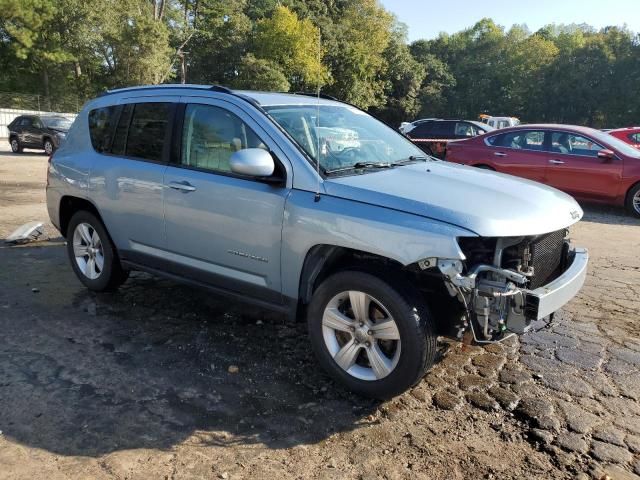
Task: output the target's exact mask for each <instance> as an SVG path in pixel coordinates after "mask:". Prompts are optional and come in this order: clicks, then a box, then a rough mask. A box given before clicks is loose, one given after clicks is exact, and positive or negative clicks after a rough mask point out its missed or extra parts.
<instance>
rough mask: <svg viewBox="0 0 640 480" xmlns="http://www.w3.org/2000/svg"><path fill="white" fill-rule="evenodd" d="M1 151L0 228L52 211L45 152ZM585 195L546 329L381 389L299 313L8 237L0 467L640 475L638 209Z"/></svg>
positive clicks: (2, 269) (450, 352)
mask: <svg viewBox="0 0 640 480" xmlns="http://www.w3.org/2000/svg"><path fill="white" fill-rule="evenodd" d="M2 148H3V151H0V239H1V238H5V237H6V236H7V235H8V234H9V233H10V232H11V231H12V230H13V229H14V228H15V227H17V226H19V225H21V224H23V223H25V222H27V221H31V220H43V221H47V222H48V216H47V212H46V207H45V204H44V184H45V169H46V162H47V157H46V156H45V155H44V154H41V153H36V152H33V153H29V154H22V155H17V156H16V155H12V154H10V153H9V152H8V151H7V149H6V148H5V147H4V146H3V147H2ZM584 207H585V211H586V216H585V219H584V220H583V221H582V222H581V223H580V224H578V225H577V226H575V227H574V228H573V229H572V237H573V238H574V241H575V243H576V244H578V245H581V246H586V247H587V248H589V250H590V254H591V263H590V273H589V277H588V280H587V284H586V286H585V288H584V289H583V290H582V292H581V293H580V294H579V296H578V297H577V298H576V299H575V300H574V301H572V302H571V303H570V304H569V305H568V307H567V308H566V309H565V310H564V311H563V312H562V314H560V315H558V318H557V320H556V322H555V324H554V325H553V326H552V327H551V328H549V329H544V330H541V331H539V332H537V333H532V334H529V335H527V336H525V337H522V338H521V339H520V341H514V342H511V343H508V344H507V345H504V346H490V347H485V348H480V347H465V346H462V345H460V344H458V343H455V342H447V341H442V342H441V343H440V347H441V348H440V353H441V356H440V359H439V361H438V363H437V364H436V365H435V366H434V368H433V369H432V371H430V372H429V374H428V375H427V376H426V377H425V379H424V381H423V382H422V383H421V384H420V385H418V386H417V387H416V388H415V389H413V390H412V391H411V392H407V393H406V394H404V395H402V396H400V397H398V398H395V399H393V400H392V401H389V402H385V403H378V402H372V401H367V400H363V399H361V398H358V397H355V396H353V395H351V394H349V393H347V392H345V391H343V390H341V389H340V388H339V387H337V386H336V385H334V384H333V383H332V382H331V381H330V380H329V379H328V378H327V377H326V376H325V375H324V374H323V373H322V372H320V371H319V370H318V369H317V366H316V363H315V361H314V359H313V357H312V354H311V352H310V349H309V347H308V344H307V340H306V337H305V328H304V326H303V325H288V324H286V323H284V321H283V319H282V318H280V317H278V316H274V315H273V314H270V313H268V312H262V311H254V310H253V309H252V308H248V307H246V306H243V305H239V304H237V305H236V304H233V305H230V304H229V302H228V300H225V299H220V298H216V297H214V296H212V295H211V294H210V293H209V292H205V291H202V290H196V289H193V288H192V287H186V286H182V285H178V284H176V283H173V282H170V281H167V280H160V279H156V278H153V277H151V276H148V275H146V274H140V273H135V274H133V275H132V277H131V278H130V279H129V281H128V282H127V283H126V284H125V285H124V286H123V288H121V289H120V290H119V291H118V292H116V293H113V294H100V295H96V294H93V293H90V292H88V291H87V290H86V289H85V288H83V287H82V286H81V284H80V283H79V282H78V281H77V280H76V278H75V277H74V275H73V273H72V271H71V268H70V267H69V265H68V261H67V259H66V253H65V249H64V243H63V242H62V240H61V239H60V238H59V235H58V233H57V232H56V231H55V230H54V229H53V227H51V226H50V225H48V224H47V228H46V237H47V238H48V239H47V240H45V241H42V242H38V243H32V244H29V245H26V246H22V247H9V246H6V245H4V244H0V430H1V433H0V478H1V479H9V478H11V479H13V478H50V479H57V478H118V479H124V478H153V479H155V478H172V479H173V478H222V479H234V478H267V479H271V478H274V479H284V478H313V479H334V478H335V479H338V478H340V479H342V478H347V479H351V478H353V479H373V478H386V479H396V478H397V479H400V478H430V479H457V478H487V479H511V478H527V479H533V478H540V479H543V478H544V479H549V478H560V479H564V478H583V479H585V478H597V479H601V478H606V476H607V475H608V476H609V477H610V478H613V479H620V480H626V479H636V480H637V479H640V476H639V475H640V375H639V370H640V333H639V330H638V322H639V321H640V318H639V317H640V300H639V298H638V297H639V295H640V221H637V220H634V219H631V218H630V217H628V216H627V215H626V214H625V213H624V212H623V211H621V210H618V209H614V208H603V207H593V206H588V205H587V206H584ZM0 242H1V241H0ZM232 365H233V366H237V367H238V371H237V373H229V367H230V366H232ZM634 472H635V473H634Z"/></svg>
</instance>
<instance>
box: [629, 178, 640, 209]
mask: <svg viewBox="0 0 640 480" xmlns="http://www.w3.org/2000/svg"><path fill="white" fill-rule="evenodd" d="M634 199H635V201H634ZM638 201H640V183H637V184H636V185H634V186H633V187H631V189H630V190H629V192H628V193H627V201H626V202H625V206H626V207H627V211H628V212H629V213H630V214H631V215H633V216H635V217H640V203H636V202H638Z"/></svg>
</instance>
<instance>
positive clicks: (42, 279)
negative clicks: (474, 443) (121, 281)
mask: <svg viewBox="0 0 640 480" xmlns="http://www.w3.org/2000/svg"><path fill="white" fill-rule="evenodd" d="M0 265H1V266H2V268H0V331H1V332H2V340H1V341H0V429H1V430H2V432H3V434H4V435H5V436H7V437H8V438H11V439H14V440H15V441H18V442H21V443H23V444H25V445H28V446H30V447H37V448H42V449H46V450H48V451H51V452H55V453H58V454H63V455H85V456H99V455H102V454H105V453H108V452H112V451H116V450H122V449H134V448H159V449H166V448H170V447H171V446H173V445H175V444H177V443H180V442H181V441H184V440H185V439H186V438H190V441H193V442H197V443H200V444H203V445H207V444H208V445H211V444H214V445H230V444H253V443H263V444H265V445H266V446H268V447H271V448H287V447H291V446H294V445H297V444H303V443H315V442H318V441H321V440H323V439H325V438H326V437H327V436H329V435H331V434H332V433H334V432H337V431H344V430H350V429H354V428H357V426H358V425H359V424H361V423H364V422H366V420H365V418H366V417H367V416H368V414H369V412H370V411H372V410H373V409H374V408H375V406H376V404H375V403H374V402H370V401H367V400H363V399H359V398H357V397H354V396H351V395H350V394H348V393H346V392H344V391H342V390H340V389H339V388H338V387H337V386H335V385H334V384H333V383H331V382H330V381H329V380H328V379H327V378H326V377H325V376H324V374H322V373H321V372H320V371H319V370H318V367H317V365H316V363H315V360H314V359H313V357H312V354H311V352H310V350H309V348H308V343H307V339H306V332H305V328H304V326H303V325H288V324H286V323H285V322H284V320H283V319H282V318H280V317H278V316H273V315H272V314H269V313H266V312H262V311H252V309H251V307H246V306H242V305H229V302H228V301H227V300H224V299H223V300H221V299H220V298H214V297H212V295H211V294H210V293H208V292H206V291H203V290H196V289H193V288H191V287H185V286H182V285H178V284H176V283H173V282H169V281H165V280H158V279H156V278H152V277H150V276H147V275H144V274H137V273H136V274H133V275H132V278H130V279H129V281H128V282H127V283H126V284H125V285H124V286H123V288H121V289H120V290H119V291H118V292H116V293H112V294H98V295H96V294H93V293H90V292H88V291H87V290H86V289H85V288H84V287H83V286H82V285H81V284H80V283H79V282H78V281H77V280H76V278H75V277H74V276H73V274H72V272H71V269H70V267H69V266H68V263H67V259H66V256H65V249H64V247H62V246H60V245H57V246H54V245H49V246H24V247H15V248H7V247H4V248H0ZM232 365H233V366H237V367H238V373H229V367H230V366H232Z"/></svg>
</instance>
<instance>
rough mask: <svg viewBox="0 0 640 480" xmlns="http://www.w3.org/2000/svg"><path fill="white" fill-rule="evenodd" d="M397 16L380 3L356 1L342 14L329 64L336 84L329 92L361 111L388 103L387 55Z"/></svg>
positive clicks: (329, 56)
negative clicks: (386, 80) (385, 53)
mask: <svg viewBox="0 0 640 480" xmlns="http://www.w3.org/2000/svg"><path fill="white" fill-rule="evenodd" d="M393 22H394V19H393V16H392V15H391V14H390V13H389V12H387V11H386V10H385V9H384V8H382V7H381V6H380V5H379V4H378V2H377V1H376V0H353V1H350V2H346V6H344V8H343V9H341V11H340V12H339V16H338V18H337V19H336V20H335V25H334V35H333V37H334V38H335V40H334V42H335V45H332V47H331V49H328V51H327V57H326V58H327V63H328V64H329V66H330V68H331V73H332V76H333V79H334V82H333V83H332V84H331V85H330V86H329V87H328V89H327V90H328V92H329V93H331V94H332V95H334V96H336V97H338V98H340V99H343V100H345V101H347V102H350V103H353V104H355V105H358V106H359V107H361V108H369V107H382V106H383V105H384V104H385V103H386V98H385V88H386V82H385V80H384V74H385V72H386V69H387V62H386V60H385V58H384V52H385V50H386V49H387V47H388V46H389V41H390V39H391V27H392V25H393Z"/></svg>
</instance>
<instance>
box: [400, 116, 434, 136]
mask: <svg viewBox="0 0 640 480" xmlns="http://www.w3.org/2000/svg"><path fill="white" fill-rule="evenodd" d="M433 120H441V119H439V118H421V119H420V120H414V121H413V122H402V123H401V124H400V127H399V128H398V130H400V133H404V134H405V135H406V134H407V133H408V132H410V131H411V130H413V129H414V128H415V127H417V126H418V125H419V124H421V123H424V122H431V121H433Z"/></svg>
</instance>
